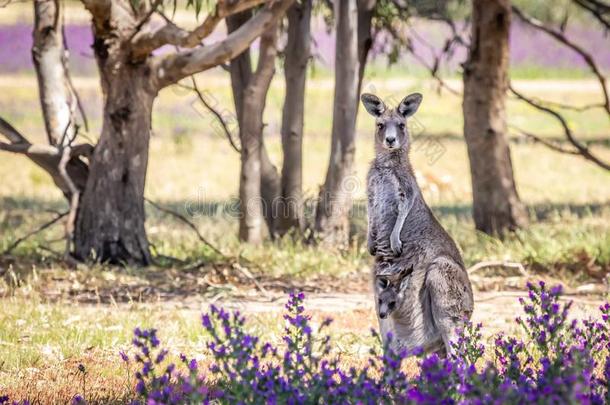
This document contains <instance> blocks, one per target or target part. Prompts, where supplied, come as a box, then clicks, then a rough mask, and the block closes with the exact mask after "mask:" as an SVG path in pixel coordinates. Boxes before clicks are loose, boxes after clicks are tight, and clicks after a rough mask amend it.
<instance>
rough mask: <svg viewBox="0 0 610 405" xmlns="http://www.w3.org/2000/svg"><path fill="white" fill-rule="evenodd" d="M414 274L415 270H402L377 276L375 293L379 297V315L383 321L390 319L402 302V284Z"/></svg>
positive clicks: (380, 273)
mask: <svg viewBox="0 0 610 405" xmlns="http://www.w3.org/2000/svg"><path fill="white" fill-rule="evenodd" d="M412 272H413V268H410V269H401V270H398V271H396V272H391V273H389V274H383V273H382V272H379V273H378V274H375V286H374V288H375V292H376V295H377V315H378V316H379V318H381V319H385V318H386V317H388V316H389V315H390V314H391V313H392V312H393V311H394V310H395V309H396V304H397V303H398V302H400V301H402V300H401V298H402V297H401V292H402V284H403V281H405V279H406V277H408V276H409V275H410V274H411V273H412Z"/></svg>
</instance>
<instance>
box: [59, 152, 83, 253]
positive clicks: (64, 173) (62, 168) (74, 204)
mask: <svg viewBox="0 0 610 405" xmlns="http://www.w3.org/2000/svg"><path fill="white" fill-rule="evenodd" d="M71 149H72V147H71V146H66V147H65V148H64V149H63V151H62V155H61V160H60V161H59V165H58V168H59V173H60V175H61V177H62V178H63V179H64V181H65V183H66V185H67V186H68V189H69V190H70V211H69V215H68V221H67V222H66V250H65V252H64V256H65V257H68V256H69V254H70V249H71V245H72V235H73V234H74V223H75V221H76V211H77V210H78V202H79V199H80V190H79V189H78V187H76V185H75V184H74V182H73V181H72V178H70V175H69V174H68V170H67V169H66V166H67V164H68V162H69V161H70V159H71Z"/></svg>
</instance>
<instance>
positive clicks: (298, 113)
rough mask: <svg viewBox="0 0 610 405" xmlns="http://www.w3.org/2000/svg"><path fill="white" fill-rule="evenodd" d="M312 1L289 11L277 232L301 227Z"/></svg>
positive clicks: (281, 233)
mask: <svg viewBox="0 0 610 405" xmlns="http://www.w3.org/2000/svg"><path fill="white" fill-rule="evenodd" d="M311 9H312V1H311V0H303V1H301V2H300V4H294V5H293V6H292V7H291V8H290V9H289V10H288V13H287V14H288V41H287V43H286V50H285V55H284V58H285V59H284V78H285V81H286V95H285V98H284V108H283V110H282V151H283V154H284V161H283V164H282V179H281V198H280V200H279V203H278V209H277V232H278V234H280V235H283V234H285V233H286V232H288V231H289V230H291V229H296V230H302V229H303V225H304V223H303V120H304V114H305V82H306V79H307V65H308V62H309V58H310V57H311V52H310V42H311Z"/></svg>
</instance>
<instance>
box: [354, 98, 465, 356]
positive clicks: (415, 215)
mask: <svg viewBox="0 0 610 405" xmlns="http://www.w3.org/2000/svg"><path fill="white" fill-rule="evenodd" d="M422 98H423V97H422V95H421V94H419V93H414V94H411V95H408V96H407V97H405V98H404V99H403V100H402V101H401V102H400V104H399V105H398V106H397V107H396V108H388V107H387V106H386V105H385V103H384V102H383V101H381V100H380V99H379V98H378V97H377V96H375V95H372V94H363V95H362V97H361V100H362V103H363V104H364V107H365V109H366V110H367V111H368V112H369V113H370V114H371V115H372V116H374V117H375V122H376V131H375V153H376V156H375V159H374V160H373V162H372V163H371V167H370V170H369V173H368V178H367V194H368V235H367V247H368V250H369V252H370V253H371V255H373V256H375V267H374V270H373V271H374V275H375V278H376V279H378V278H380V277H381V276H384V275H386V276H387V275H388V274H393V273H396V274H401V269H412V271H411V272H410V274H409V276H408V277H406V278H403V279H401V281H400V288H399V289H398V290H396V289H395V288H394V290H395V291H397V293H396V300H395V304H394V305H393V307H394V308H393V309H392V310H390V311H385V312H386V316H385V317H382V316H381V313H380V311H379V310H378V318H379V325H380V329H381V333H382V336H383V338H384V339H387V334H388V332H392V334H393V336H394V339H393V341H392V345H394V346H395V347H396V348H401V347H405V348H407V349H414V348H415V347H423V348H424V350H426V351H439V352H441V351H442V349H444V351H445V352H446V353H448V352H450V351H451V344H450V342H451V340H452V339H453V338H454V336H455V331H456V329H457V328H458V327H460V326H461V325H462V323H463V321H464V319H469V318H470V317H471V315H472V311H473V306H474V302H473V297H472V287H471V285H470V280H469V279H468V274H467V272H466V270H465V267H464V263H463V261H462V257H461V255H460V252H459V250H458V248H457V246H456V245H455V242H454V241H453V239H451V237H450V236H449V234H448V233H447V232H446V231H445V230H444V229H443V227H442V226H441V225H440V223H439V222H438V221H437V219H436V218H435V217H434V215H433V214H432V211H431V210H430V208H429V207H428V205H427V204H426V202H425V201H424V199H423V197H422V194H421V190H420V188H419V186H418V184H417V181H416V179H415V176H414V172H413V169H412V166H411V163H410V161H409V148H410V139H409V133H408V130H407V126H406V120H407V118H408V117H410V116H412V115H413V114H415V112H416V111H417V109H418V108H419V105H420V104H421V101H422ZM386 278H387V277H386ZM398 279H400V277H398ZM393 285H394V284H393ZM381 292H382V290H379V289H378V288H376V289H375V299H376V301H377V305H378V306H379V301H378V300H379V298H380V296H379V294H380V293H381ZM386 297H390V295H388V294H386V295H384V298H383V299H385V298H386Z"/></svg>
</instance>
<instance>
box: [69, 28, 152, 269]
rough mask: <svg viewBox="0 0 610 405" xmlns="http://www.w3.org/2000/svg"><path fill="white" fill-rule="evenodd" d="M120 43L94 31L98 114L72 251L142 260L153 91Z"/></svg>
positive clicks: (145, 260) (145, 72) (146, 73)
mask: <svg viewBox="0 0 610 405" xmlns="http://www.w3.org/2000/svg"><path fill="white" fill-rule="evenodd" d="M96 28H97V27H96ZM96 31H97V30H96ZM122 45H123V44H122V43H121V42H120V40H117V39H116V38H115V37H113V36H112V34H110V35H108V34H107V33H103V34H99V33H98V32H96V33H95V38H94V45H93V49H94V52H95V55H96V59H97V62H98V66H99V72H100V77H101V82H102V92H103V94H104V114H103V124H102V134H101V136H100V139H99V142H98V144H97V145H96V147H95V152H94V154H93V157H92V159H91V165H90V174H89V179H88V181H87V185H86V187H85V191H84V193H83V196H82V199H81V204H80V209H79V213H78V217H77V222H76V230H75V255H76V257H77V258H79V259H81V260H84V259H88V258H93V259H94V260H96V261H102V262H109V263H113V264H120V263H127V264H135V265H147V264H149V263H150V262H151V255H150V250H149V245H148V239H147V237H146V229H145V227H144V221H145V215H144V184H145V180H146V169H147V164H148V143H149V138H150V126H151V112H152V105H153V100H154V97H155V96H156V94H155V91H154V90H153V89H152V88H151V81H150V69H149V68H148V67H147V66H146V65H145V64H143V63H141V64H135V63H132V62H130V61H129V54H128V53H127V52H125V50H124V49H123V46H122Z"/></svg>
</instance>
